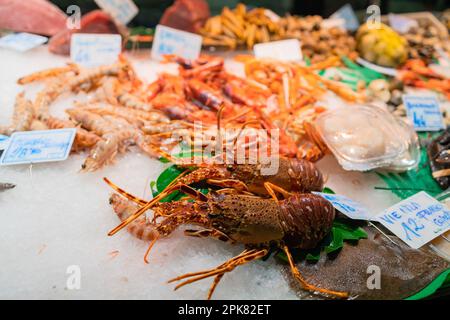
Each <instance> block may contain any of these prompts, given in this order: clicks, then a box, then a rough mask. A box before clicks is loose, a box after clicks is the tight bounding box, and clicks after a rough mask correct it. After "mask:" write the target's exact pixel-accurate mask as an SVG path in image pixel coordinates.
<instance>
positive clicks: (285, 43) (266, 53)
mask: <svg viewBox="0 0 450 320" xmlns="http://www.w3.org/2000/svg"><path fill="white" fill-rule="evenodd" d="M253 51H254V53H255V57H257V58H271V59H276V60H283V61H301V60H302V59H303V56H302V50H301V43H300V41H298V40H297V39H289V40H280V41H272V42H266V43H258V44H255V45H254V46H253Z"/></svg>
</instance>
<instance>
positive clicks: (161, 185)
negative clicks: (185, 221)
mask: <svg viewBox="0 0 450 320" xmlns="http://www.w3.org/2000/svg"><path fill="white" fill-rule="evenodd" d="M183 172H184V169H183V168H180V167H178V166H176V165H173V166H170V167H168V168H167V169H166V170H164V171H163V172H162V173H161V174H160V175H159V177H158V179H157V180H156V191H157V193H156V195H158V194H160V193H161V192H163V191H164V190H165V189H166V188H167V186H168V185H169V184H170V183H171V182H172V181H174V180H175V179H176V178H178V176H180V175H181V174H182V173H183ZM180 194H181V192H179V191H175V192H172V193H171V194H170V195H168V196H167V197H165V198H164V199H162V200H161V201H160V202H170V201H172V200H174V199H175V198H176V197H180ZM156 195H155V193H153V196H156Z"/></svg>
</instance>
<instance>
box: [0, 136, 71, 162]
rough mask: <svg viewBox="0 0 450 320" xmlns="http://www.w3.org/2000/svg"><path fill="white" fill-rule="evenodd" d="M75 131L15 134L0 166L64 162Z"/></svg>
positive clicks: (1, 159) (0, 160)
mask: <svg viewBox="0 0 450 320" xmlns="http://www.w3.org/2000/svg"><path fill="white" fill-rule="evenodd" d="M76 133H77V130H76V129H75V128H73V129H58V130H43V131H24V132H15V133H13V134H12V136H11V138H10V142H9V144H8V146H7V147H6V149H5V150H4V152H3V154H2V157H1V158H0V165H16V164H30V163H41V162H54V161H64V160H66V159H67V158H68V157H69V153H70V149H71V148H72V144H73V141H74V139H75V135H76Z"/></svg>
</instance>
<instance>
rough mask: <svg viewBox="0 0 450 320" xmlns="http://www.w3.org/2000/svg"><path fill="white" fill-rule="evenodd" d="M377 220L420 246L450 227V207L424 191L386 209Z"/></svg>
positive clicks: (399, 235) (407, 240)
mask: <svg viewBox="0 0 450 320" xmlns="http://www.w3.org/2000/svg"><path fill="white" fill-rule="evenodd" d="M376 220H377V221H378V222H380V223H381V224H383V225H384V226H385V227H386V228H388V229H389V230H391V231H392V232H393V233H394V234H395V235H396V236H397V237H399V238H400V239H402V240H403V241H404V242H405V243H407V244H408V245H409V246H410V247H412V248H414V249H418V248H420V247H421V246H423V245H424V244H426V243H428V242H430V241H431V240H433V239H434V238H436V237H438V236H439V235H441V234H443V233H444V232H446V231H447V230H449V229H450V210H448V209H447V207H446V206H445V205H443V204H442V203H440V202H439V201H437V200H436V199H434V198H433V197H431V196H429V195H428V194H427V193H426V192H423V191H422V192H419V193H417V194H415V195H414V196H412V197H409V198H408V199H406V200H403V201H401V202H399V203H398V204H396V205H395V206H392V207H391V208H389V209H386V210H385V211H383V212H382V213H381V214H379V215H378V216H376Z"/></svg>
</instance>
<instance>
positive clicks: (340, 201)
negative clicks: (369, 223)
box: [313, 192, 372, 220]
mask: <svg viewBox="0 0 450 320" xmlns="http://www.w3.org/2000/svg"><path fill="white" fill-rule="evenodd" d="M313 193H314V194H317V195H319V196H321V197H323V198H325V199H326V200H328V201H330V202H331V204H332V205H333V207H334V208H335V209H336V210H338V211H339V212H342V213H343V214H344V215H346V216H347V217H349V218H350V219H355V220H372V214H371V213H370V212H369V210H367V208H365V207H364V206H363V205H362V204H361V203H359V202H356V201H354V200H352V199H350V198H347V197H345V196H341V195H338V194H329V193H321V192H313Z"/></svg>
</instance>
